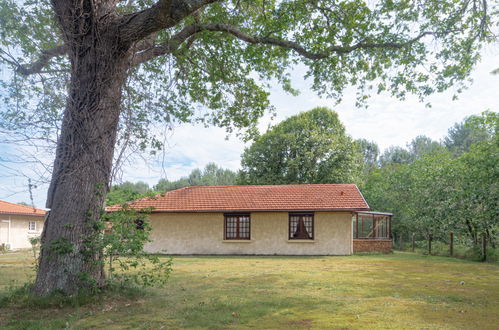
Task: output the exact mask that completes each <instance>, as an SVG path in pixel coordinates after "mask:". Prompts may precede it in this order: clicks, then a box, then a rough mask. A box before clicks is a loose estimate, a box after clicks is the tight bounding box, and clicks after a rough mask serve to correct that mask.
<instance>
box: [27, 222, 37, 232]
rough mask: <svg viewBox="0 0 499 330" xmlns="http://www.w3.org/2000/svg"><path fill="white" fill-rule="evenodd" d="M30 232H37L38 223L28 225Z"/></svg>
mask: <svg viewBox="0 0 499 330" xmlns="http://www.w3.org/2000/svg"><path fill="white" fill-rule="evenodd" d="M28 230H29V231H36V221H30V222H29V225H28Z"/></svg>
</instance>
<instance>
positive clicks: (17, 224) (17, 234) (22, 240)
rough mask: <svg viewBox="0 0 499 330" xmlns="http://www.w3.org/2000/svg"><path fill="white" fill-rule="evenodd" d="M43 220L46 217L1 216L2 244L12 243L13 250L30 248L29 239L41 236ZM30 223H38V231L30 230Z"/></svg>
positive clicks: (0, 237)
mask: <svg viewBox="0 0 499 330" xmlns="http://www.w3.org/2000/svg"><path fill="white" fill-rule="evenodd" d="M43 220H44V217H37V216H27V215H26V216H23V215H15V216H14V215H11V216H9V215H3V214H0V244H3V243H10V246H11V249H25V248H30V247H31V244H30V243H29V238H30V237H38V236H40V235H41V233H42V229H43ZM30 221H36V231H29V230H28V226H29V222H30ZM9 222H10V229H9Z"/></svg>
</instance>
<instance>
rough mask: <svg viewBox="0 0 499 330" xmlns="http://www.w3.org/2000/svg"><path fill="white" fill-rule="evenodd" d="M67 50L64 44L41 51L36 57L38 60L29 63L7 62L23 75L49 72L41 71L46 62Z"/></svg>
mask: <svg viewBox="0 0 499 330" xmlns="http://www.w3.org/2000/svg"><path fill="white" fill-rule="evenodd" d="M67 51H68V49H67V47H66V45H60V46H55V47H53V48H50V49H47V50H44V51H42V52H41V54H40V56H39V57H38V60H36V61H35V62H33V63H31V64H29V65H21V64H19V63H16V62H14V61H9V63H10V64H12V65H13V66H15V67H16V72H17V73H20V74H22V75H24V76H28V75H31V74H35V73H44V72H49V71H43V68H44V67H45V66H46V65H47V64H48V62H49V61H50V60H51V59H52V58H53V57H56V56H62V55H64V54H66V53H67ZM50 71H52V70H50Z"/></svg>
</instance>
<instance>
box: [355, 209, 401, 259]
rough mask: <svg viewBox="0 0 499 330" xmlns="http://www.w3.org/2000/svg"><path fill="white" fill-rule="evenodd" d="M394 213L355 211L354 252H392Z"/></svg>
mask: <svg viewBox="0 0 499 330" xmlns="http://www.w3.org/2000/svg"><path fill="white" fill-rule="evenodd" d="M392 216H393V214H392V213H385V212H371V211H363V212H355V213H353V219H352V220H353V226H352V227H353V250H354V252H390V251H391V249H392V234H391V232H392Z"/></svg>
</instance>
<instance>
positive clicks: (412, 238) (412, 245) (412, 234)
mask: <svg viewBox="0 0 499 330" xmlns="http://www.w3.org/2000/svg"><path fill="white" fill-rule="evenodd" d="M414 236H415V234H414V233H412V252H414Z"/></svg>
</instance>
